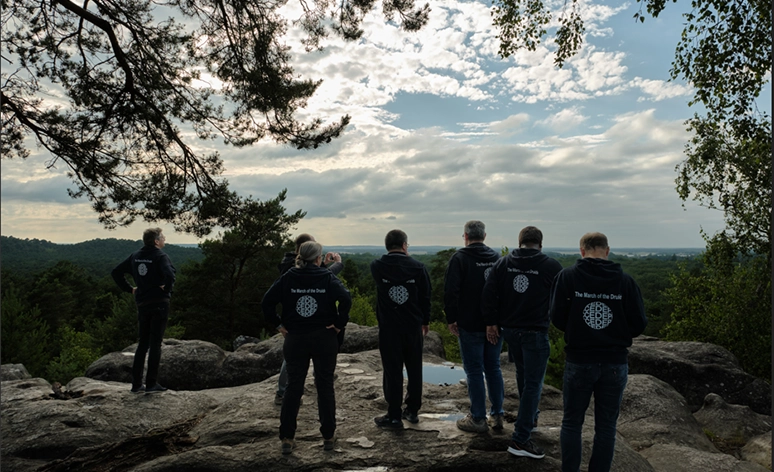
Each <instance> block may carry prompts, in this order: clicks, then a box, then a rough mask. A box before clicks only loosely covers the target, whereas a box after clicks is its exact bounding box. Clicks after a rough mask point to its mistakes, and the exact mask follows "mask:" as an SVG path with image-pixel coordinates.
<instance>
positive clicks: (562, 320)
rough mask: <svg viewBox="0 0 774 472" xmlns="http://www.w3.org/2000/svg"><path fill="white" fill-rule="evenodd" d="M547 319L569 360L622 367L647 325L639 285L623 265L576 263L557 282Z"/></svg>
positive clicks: (586, 260)
mask: <svg viewBox="0 0 774 472" xmlns="http://www.w3.org/2000/svg"><path fill="white" fill-rule="evenodd" d="M551 320H552V321H553V323H554V325H555V326H556V327H557V328H559V329H560V330H562V331H564V340H565V342H566V343H567V344H566V346H565V348H564V350H565V352H566V353H567V360H568V361H570V362H574V363H577V364H589V363H597V362H602V363H608V364H625V363H626V362H627V359H628V350H627V348H628V347H629V346H631V345H632V338H634V337H636V336H638V335H640V334H641V333H642V332H643V331H644V330H645V326H646V325H647V323H648V320H647V318H646V317H645V307H644V306H643V303H642V295H641V294H640V288H639V287H638V286H637V283H636V282H635V281H634V279H632V278H631V277H630V276H629V275H628V274H625V273H624V272H623V270H621V265H620V264H618V263H615V262H611V261H608V260H605V259H596V258H584V259H579V260H578V261H577V262H576V263H575V265H574V266H572V267H568V268H567V269H564V270H563V271H562V272H561V273H559V275H558V276H557V277H556V281H555V283H554V287H553V288H552V291H551Z"/></svg>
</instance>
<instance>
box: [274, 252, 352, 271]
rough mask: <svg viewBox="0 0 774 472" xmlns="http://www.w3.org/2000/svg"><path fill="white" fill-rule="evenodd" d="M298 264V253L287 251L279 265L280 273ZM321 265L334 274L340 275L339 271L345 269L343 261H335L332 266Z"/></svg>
mask: <svg viewBox="0 0 774 472" xmlns="http://www.w3.org/2000/svg"><path fill="white" fill-rule="evenodd" d="M295 265H296V253H295V252H286V253H285V256H283V257H282V261H281V262H280V263H279V265H278V266H277V269H279V273H280V275H282V274H284V273H285V272H287V271H289V270H290V269H291V268H293V267H295ZM320 267H324V268H327V269H328V270H330V271H331V272H333V275H339V272H341V270H342V269H344V264H342V263H341V262H334V263H333V264H331V265H330V266H326V265H325V264H322V265H321V266H320Z"/></svg>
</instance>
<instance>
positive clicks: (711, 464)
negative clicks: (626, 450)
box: [640, 444, 769, 472]
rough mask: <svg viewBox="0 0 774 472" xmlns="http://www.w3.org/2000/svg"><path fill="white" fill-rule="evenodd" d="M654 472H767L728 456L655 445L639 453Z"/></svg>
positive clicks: (683, 447)
mask: <svg viewBox="0 0 774 472" xmlns="http://www.w3.org/2000/svg"><path fill="white" fill-rule="evenodd" d="M640 454H642V456H643V457H644V458H646V459H647V460H648V462H649V463H650V465H652V466H653V470H655V471H656V472H697V471H712V472H769V469H767V468H765V467H763V466H762V465H760V464H757V463H755V462H749V461H741V460H739V459H736V458H735V457H734V456H732V455H729V454H721V453H720V452H714V453H713V452H707V451H700V450H698V449H693V448H691V447H688V446H680V445H676V444H657V445H655V446H653V447H651V448H649V449H646V450H644V451H642V452H640Z"/></svg>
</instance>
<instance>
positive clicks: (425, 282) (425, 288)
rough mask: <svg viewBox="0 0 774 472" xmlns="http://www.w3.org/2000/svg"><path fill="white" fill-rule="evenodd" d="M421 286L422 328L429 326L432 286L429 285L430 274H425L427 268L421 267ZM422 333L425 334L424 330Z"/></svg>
mask: <svg viewBox="0 0 774 472" xmlns="http://www.w3.org/2000/svg"><path fill="white" fill-rule="evenodd" d="M421 280H422V286H420V287H419V288H420V292H419V308H420V309H421V310H422V326H429V325H430V305H431V301H430V295H431V293H430V292H431V290H432V288H431V287H432V285H431V284H430V274H428V273H427V268H426V267H424V266H423V267H422V279H421ZM423 331H424V332H425V334H427V332H426V330H424V328H423Z"/></svg>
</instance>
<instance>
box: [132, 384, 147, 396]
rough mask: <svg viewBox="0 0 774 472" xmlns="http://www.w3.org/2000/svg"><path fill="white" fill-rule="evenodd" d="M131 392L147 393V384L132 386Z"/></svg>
mask: <svg viewBox="0 0 774 472" xmlns="http://www.w3.org/2000/svg"><path fill="white" fill-rule="evenodd" d="M130 392H132V393H134V394H138V393H145V385H140V386H139V387H132V389H131V390H130Z"/></svg>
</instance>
